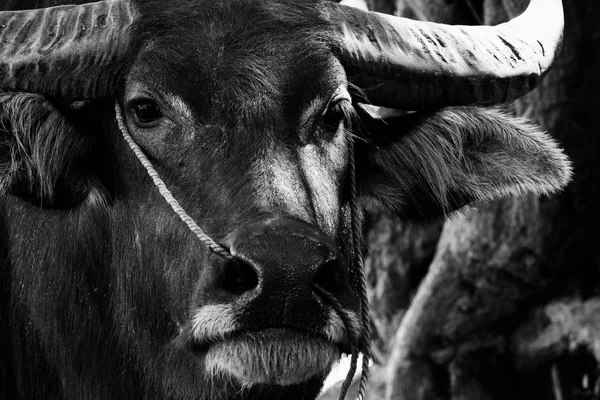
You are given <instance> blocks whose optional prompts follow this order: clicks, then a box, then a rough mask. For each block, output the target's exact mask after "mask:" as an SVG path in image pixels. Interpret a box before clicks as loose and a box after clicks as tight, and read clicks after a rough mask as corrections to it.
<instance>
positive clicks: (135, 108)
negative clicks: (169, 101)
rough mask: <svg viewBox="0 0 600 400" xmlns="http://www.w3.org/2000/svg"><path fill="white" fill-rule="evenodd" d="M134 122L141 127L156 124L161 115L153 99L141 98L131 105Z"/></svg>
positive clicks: (149, 126)
mask: <svg viewBox="0 0 600 400" xmlns="http://www.w3.org/2000/svg"><path fill="white" fill-rule="evenodd" d="M131 110H132V112H133V115H134V120H135V124H136V125H137V126H139V127H141V128H151V127H154V126H156V125H158V122H159V121H160V119H161V118H162V116H163V113H162V111H161V110H160V107H159V106H158V104H156V102H155V101H154V100H150V99H141V100H137V101H134V102H133V103H132V105H131Z"/></svg>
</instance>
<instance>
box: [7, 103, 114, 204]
mask: <svg viewBox="0 0 600 400" xmlns="http://www.w3.org/2000/svg"><path fill="white" fill-rule="evenodd" d="M89 145H90V141H89V140H86V139H85V138H84V137H83V136H82V135H81V134H80V133H79V132H78V130H77V129H76V127H75V126H74V125H73V124H72V123H71V122H70V121H69V120H68V119H67V118H65V116H64V115H63V114H62V113H61V112H60V111H59V110H58V109H57V108H56V107H55V106H54V105H53V104H52V103H50V102H49V101H48V100H46V98H44V97H43V96H41V95H39V94H34V93H0V194H2V193H7V192H9V191H11V192H16V194H18V195H24V196H26V197H28V198H31V199H36V200H37V201H39V202H40V203H41V204H50V203H52V202H53V201H54V200H55V198H56V195H57V185H58V184H60V182H61V180H62V181H63V183H64V181H65V180H66V178H67V177H66V175H67V174H68V173H69V172H70V171H71V170H72V169H73V168H72V167H73V165H74V163H75V160H77V157H81V156H82V155H83V154H85V152H86V150H88V149H89V147H88V146H89ZM84 178H85V179H84ZM78 179H79V180H81V181H82V182H81V183H79V184H77V185H76V187H73V188H71V189H70V190H73V191H81V193H80V192H77V194H78V195H79V196H81V195H85V194H88V195H90V194H91V198H90V197H89V196H88V200H89V201H90V202H92V203H94V204H104V203H106V199H105V198H104V195H103V194H102V192H103V190H102V189H101V187H100V188H99V187H96V186H98V185H93V184H92V181H94V178H92V177H83V176H81V177H78ZM96 183H97V182H96ZM70 184H73V182H70ZM83 192H86V193H83Z"/></svg>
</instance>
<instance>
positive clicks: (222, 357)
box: [205, 329, 341, 386]
mask: <svg viewBox="0 0 600 400" xmlns="http://www.w3.org/2000/svg"><path fill="white" fill-rule="evenodd" d="M340 355H341V352H340V350H339V348H338V347H337V346H335V345H333V344H331V343H328V342H327V341H326V340H324V339H319V338H314V337H310V336H307V335H304V334H301V333H297V332H292V331H288V330H283V329H268V330H265V331H258V332H249V333H244V334H241V335H238V336H235V337H234V338H232V339H229V340H226V341H223V342H218V343H215V344H214V345H212V346H211V347H210V348H209V350H208V352H207V354H206V359H205V362H206V368H207V371H208V372H209V373H211V374H214V375H220V374H226V375H230V376H233V377H235V378H237V379H238V380H239V381H240V382H241V383H242V384H243V385H248V386H251V385H253V384H258V383H261V384H272V385H282V386H285V385H292V384H295V383H300V382H304V381H306V380H308V379H310V378H311V377H313V376H316V375H322V376H325V375H326V374H327V373H328V372H329V370H331V367H332V366H333V364H334V363H335V362H336V361H338V360H339V358H340Z"/></svg>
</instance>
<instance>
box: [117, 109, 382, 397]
mask: <svg viewBox="0 0 600 400" xmlns="http://www.w3.org/2000/svg"><path fill="white" fill-rule="evenodd" d="M115 114H116V118H117V125H118V127H119V130H120V131H121V134H122V135H123V138H124V139H125V141H126V142H127V144H128V145H129V148H131V150H132V151H133V153H134V154H135V156H136V157H137V159H138V160H139V161H140V162H141V163H142V165H143V166H144V168H145V169H146V171H147V172H148V175H150V178H152V181H153V182H154V185H155V186H156V187H157V188H158V191H159V192H160V194H161V195H162V197H163V198H164V199H165V200H166V202H167V203H168V204H169V206H171V208H172V209H173V211H175V213H176V214H177V215H178V216H179V218H180V219H181V220H182V221H183V222H184V223H185V224H186V225H187V226H188V227H189V228H190V230H191V231H192V232H193V233H194V234H195V235H196V237H197V238H198V240H200V242H202V243H203V244H204V245H206V246H207V247H208V248H209V249H210V250H211V251H212V252H214V253H216V254H218V255H219V256H221V257H223V258H224V259H226V260H228V261H235V259H236V258H235V257H234V256H233V255H232V254H231V253H230V252H229V250H227V249H226V248H225V247H223V246H221V245H220V244H218V243H217V242H215V241H214V240H213V239H212V238H211V237H210V236H208V235H207V234H206V233H204V231H203V230H202V228H200V227H199V226H198V224H196V222H195V221H194V220H193V219H192V217H190V216H189V215H188V213H187V212H186V211H185V210H184V209H183V207H181V205H180V204H179V202H178V201H177V200H176V199H175V197H173V194H171V192H170V191H169V189H167V186H166V185H165V183H164V181H163V180H162V179H161V178H160V176H159V175H158V172H156V170H155V169H154V166H153V165H152V163H151V162H150V160H148V158H147V157H146V155H145V154H144V152H143V151H142V149H141V148H140V147H139V146H138V144H137V143H136V142H135V140H133V137H132V136H131V134H130V133H129V130H128V129H127V125H125V120H124V118H123V111H122V110H121V106H120V105H119V103H118V102H116V103H115ZM348 140H349V146H348V147H349V149H348V152H349V154H350V170H349V175H350V176H349V184H350V219H351V223H352V237H351V241H352V252H353V257H352V258H353V263H352V267H353V268H352V270H353V274H352V275H353V278H354V281H355V285H356V289H357V290H358V291H359V301H360V313H361V322H362V326H361V329H360V332H357V331H356V329H355V328H354V326H353V324H352V323H350V322H349V321H348V319H347V318H346V311H345V310H344V309H343V306H342V305H341V304H340V303H339V301H337V299H336V298H335V296H333V295H332V294H331V293H329V292H327V291H325V290H324V289H323V288H321V287H317V291H318V292H319V294H320V295H321V296H322V297H323V299H324V300H325V301H326V302H327V303H329V305H330V306H331V308H332V309H333V310H334V311H335V312H336V313H337V314H338V316H339V317H340V318H341V319H342V321H343V323H344V325H345V329H346V331H347V332H348V335H349V337H350V342H351V343H350V347H351V349H352V357H351V362H350V370H349V371H348V374H347V375H346V379H345V380H344V383H343V384H342V388H341V389H340V397H339V400H345V398H346V394H347V392H348V388H349V387H350V384H351V383H352V379H353V378H354V373H355V372H356V368H357V362H358V353H359V352H362V353H363V362H362V374H361V377H360V385H359V390H358V396H357V399H358V400H363V399H364V396H365V392H366V386H367V380H368V378H369V362H370V360H371V350H370V346H371V319H370V316H369V303H368V297H367V289H366V282H365V272H364V264H363V259H362V251H361V245H360V221H359V218H358V205H357V200H356V171H355V160H354V139H352V138H351V137H349V138H348Z"/></svg>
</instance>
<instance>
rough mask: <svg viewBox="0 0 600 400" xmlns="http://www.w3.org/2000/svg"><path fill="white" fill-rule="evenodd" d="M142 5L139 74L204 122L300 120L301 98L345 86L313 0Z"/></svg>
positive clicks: (241, 123)
mask: <svg viewBox="0 0 600 400" xmlns="http://www.w3.org/2000/svg"><path fill="white" fill-rule="evenodd" d="M140 10H141V13H142V18H140V19H139V21H140V23H139V24H138V25H137V26H136V28H135V29H136V34H135V36H136V37H137V40H138V44H137V46H138V47H137V48H138V55H137V58H136V62H135V64H134V71H133V72H134V73H136V72H138V73H137V75H139V76H142V77H149V78H148V79H154V81H153V82H149V83H151V84H153V85H156V86H157V87H159V88H163V89H164V90H167V91H170V92H174V93H176V94H177V95H179V96H181V97H182V98H183V99H184V100H185V101H186V102H188V103H189V104H191V105H192V108H194V110H195V113H196V114H197V115H196V117H197V118H198V119H199V120H200V121H201V122H202V123H210V124H224V125H229V127H232V126H244V127H245V128H246V129H247V127H248V126H254V125H253V123H254V122H256V123H260V124H261V125H262V129H263V130H264V128H265V126H264V125H265V124H268V123H271V124H274V125H276V126H279V127H281V124H282V123H285V122H296V123H297V122H298V119H299V118H300V115H298V114H299V112H298V110H299V108H300V107H301V106H302V104H304V103H308V102H309V101H310V98H312V97H314V96H315V95H316V94H318V93H322V92H323V91H324V90H325V91H331V92H333V91H334V90H335V86H336V85H337V84H339V82H338V81H339V78H337V79H336V77H335V76H333V75H335V74H332V68H331V67H332V62H333V61H332V60H333V55H332V52H331V48H332V47H333V46H334V42H335V39H334V38H335V35H333V34H332V32H333V29H332V28H331V27H330V26H329V25H328V23H327V22H325V21H324V20H323V18H322V17H321V16H320V15H319V12H318V7H317V3H316V2H315V1H295V0H294V1H281V0H279V1H270V0H227V1H216V0H208V1H197V2H189V1H174V2H160V3H159V2H144V3H141V4H140ZM277 115H279V116H281V117H282V118H283V115H286V119H287V120H289V119H290V118H292V119H294V121H275V120H274V119H273V116H277Z"/></svg>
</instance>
